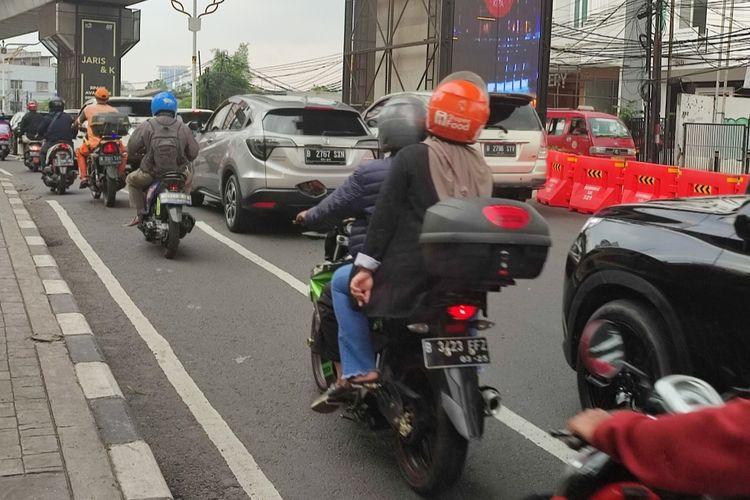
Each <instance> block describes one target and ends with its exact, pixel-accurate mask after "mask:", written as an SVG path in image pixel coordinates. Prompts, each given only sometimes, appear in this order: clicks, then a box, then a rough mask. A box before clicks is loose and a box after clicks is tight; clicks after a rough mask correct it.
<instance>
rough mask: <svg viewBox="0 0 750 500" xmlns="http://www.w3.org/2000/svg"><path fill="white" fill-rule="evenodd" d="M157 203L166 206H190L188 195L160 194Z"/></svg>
mask: <svg viewBox="0 0 750 500" xmlns="http://www.w3.org/2000/svg"><path fill="white" fill-rule="evenodd" d="M159 202H160V203H162V204H168V205H190V195H189V194H186V193H161V194H159Z"/></svg>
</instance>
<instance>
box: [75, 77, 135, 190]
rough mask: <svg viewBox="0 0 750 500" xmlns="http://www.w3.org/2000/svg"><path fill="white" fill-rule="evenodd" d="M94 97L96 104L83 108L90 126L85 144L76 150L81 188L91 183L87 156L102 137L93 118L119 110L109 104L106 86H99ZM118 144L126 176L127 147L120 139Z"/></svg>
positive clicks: (121, 165) (121, 173) (122, 170)
mask: <svg viewBox="0 0 750 500" xmlns="http://www.w3.org/2000/svg"><path fill="white" fill-rule="evenodd" d="M94 97H95V98H96V104H89V105H88V106H86V107H85V108H83V118H84V121H86V122H87V123H88V128H87V130H86V139H84V141H83V144H81V147H80V148H78V150H77V151H76V160H77V161H78V172H79V173H80V176H81V184H80V186H78V187H79V189H84V188H87V187H88V185H89V176H88V169H87V168H86V157H87V156H88V155H89V154H91V152H92V151H94V150H95V149H96V147H97V146H98V145H99V143H100V142H101V138H100V137H97V136H96V134H94V131H93V128H92V127H91V119H92V118H93V117H94V116H96V115H98V114H99V113H118V112H119V111H117V109H116V108H114V107H112V106H110V105H109V104H108V102H109V97H110V96H109V90H107V89H106V88H105V87H99V88H98V89H96V92H95V93H94ZM76 126H78V127H80V126H81V117H80V116H79V117H78V119H76ZM118 144H119V145H120V155H121V156H122V161H121V162H120V166H119V171H120V176H121V177H125V164H126V163H127V157H126V155H125V152H126V149H125V145H124V144H123V143H122V141H118Z"/></svg>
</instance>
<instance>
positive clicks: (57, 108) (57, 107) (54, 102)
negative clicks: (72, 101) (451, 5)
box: [49, 97, 65, 113]
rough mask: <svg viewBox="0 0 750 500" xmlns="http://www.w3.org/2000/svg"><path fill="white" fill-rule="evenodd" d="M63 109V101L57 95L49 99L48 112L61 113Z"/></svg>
mask: <svg viewBox="0 0 750 500" xmlns="http://www.w3.org/2000/svg"><path fill="white" fill-rule="evenodd" d="M64 110H65V101H63V100H62V99H60V98H59V97H53V98H52V99H50V101H49V112H50V113H62V112H63V111H64Z"/></svg>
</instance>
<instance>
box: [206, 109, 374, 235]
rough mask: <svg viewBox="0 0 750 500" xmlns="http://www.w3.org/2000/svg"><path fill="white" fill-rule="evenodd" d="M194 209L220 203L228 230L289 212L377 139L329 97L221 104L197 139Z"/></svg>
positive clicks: (334, 180) (340, 175) (365, 154)
mask: <svg viewBox="0 0 750 500" xmlns="http://www.w3.org/2000/svg"><path fill="white" fill-rule="evenodd" d="M198 142H199V143H200V153H199V155H198V158H197V159H196V160H195V162H193V167H194V173H195V180H194V182H193V187H194V193H193V204H194V205H200V204H201V203H202V202H203V199H204V196H209V197H211V198H215V199H217V200H220V201H221V202H222V205H223V206H224V220H225V222H226V224H227V227H228V228H229V230H230V231H233V232H237V231H241V230H243V229H245V228H247V227H248V225H250V224H251V223H252V221H253V219H255V218H256V216H258V215H261V214H264V213H271V212H277V213H279V212H280V213H287V214H293V213H296V212H298V211H300V210H304V209H307V208H310V207H312V206H314V205H317V204H318V203H319V202H320V201H321V200H322V199H323V198H324V197H325V196H326V194H328V193H329V192H330V191H332V190H333V189H335V188H337V187H338V186H340V185H341V184H342V183H343V182H344V180H346V178H347V177H348V176H349V175H350V174H351V173H352V172H353V171H354V169H355V168H356V167H357V166H358V165H359V164H360V162H361V161H362V160H368V159H374V158H377V156H378V142H377V140H376V139H375V138H374V137H372V135H370V132H369V131H368V130H367V127H366V126H365V124H364V122H363V121H362V118H361V117H360V115H359V114H358V113H357V112H356V111H355V110H354V109H352V108H350V107H349V106H346V105H344V104H341V103H338V102H335V101H330V100H327V99H317V98H305V97H291V96H265V95H248V96H235V97H232V98H230V99H228V100H227V101H225V102H224V103H223V104H222V105H221V106H219V107H218V108H217V109H216V111H215V112H214V114H213V115H212V116H211V118H210V119H209V120H208V122H207V123H206V125H205V127H204V128H203V130H202V131H201V134H200V136H199V137H198Z"/></svg>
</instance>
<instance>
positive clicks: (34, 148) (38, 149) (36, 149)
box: [29, 144, 42, 151]
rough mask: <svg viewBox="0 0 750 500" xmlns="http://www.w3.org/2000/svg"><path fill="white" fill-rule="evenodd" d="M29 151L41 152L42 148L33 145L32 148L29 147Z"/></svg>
mask: <svg viewBox="0 0 750 500" xmlns="http://www.w3.org/2000/svg"><path fill="white" fill-rule="evenodd" d="M29 149H30V150H31V151H41V150H42V147H41V146H37V145H36V144H35V145H33V146H29Z"/></svg>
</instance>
